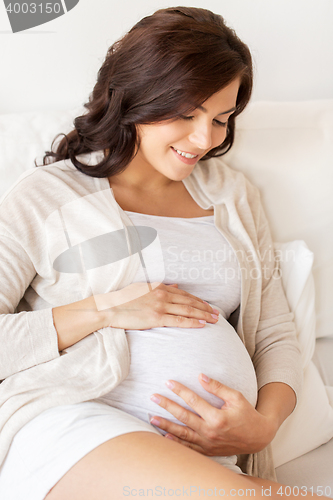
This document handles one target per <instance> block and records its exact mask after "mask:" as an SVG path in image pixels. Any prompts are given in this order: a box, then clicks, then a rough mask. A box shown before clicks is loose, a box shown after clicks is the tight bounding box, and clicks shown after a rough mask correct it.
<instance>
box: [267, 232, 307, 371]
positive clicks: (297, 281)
mask: <svg viewBox="0 0 333 500" xmlns="http://www.w3.org/2000/svg"><path fill="white" fill-rule="evenodd" d="M274 250H275V257H276V259H277V260H279V263H280V271H281V276H282V284H283V288H284V291H285V293H286V297H287V300H288V303H289V307H290V309H291V311H292V312H293V313H294V316H295V325H296V332H297V338H298V341H299V343H300V347H301V352H302V366H303V369H305V368H306V367H307V366H308V364H309V363H310V361H311V359H312V356H313V353H314V350H315V344H316V312H315V288H314V281H313V276H312V265H313V259H314V255H313V252H311V251H310V250H309V248H308V247H307V245H306V243H305V242H304V241H302V240H296V241H291V242H289V243H277V242H276V243H274Z"/></svg>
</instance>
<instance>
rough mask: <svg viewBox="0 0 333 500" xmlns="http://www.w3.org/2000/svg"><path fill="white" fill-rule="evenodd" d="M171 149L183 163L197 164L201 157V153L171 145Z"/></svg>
mask: <svg viewBox="0 0 333 500" xmlns="http://www.w3.org/2000/svg"><path fill="white" fill-rule="evenodd" d="M171 149H172V151H173V152H174V154H175V155H176V157H177V158H178V159H179V160H180V161H182V162H183V163H186V165H195V164H196V163H197V161H198V159H199V155H196V154H193V153H187V152H185V151H181V150H180V149H175V148H174V147H173V146H171Z"/></svg>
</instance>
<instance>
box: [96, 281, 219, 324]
mask: <svg viewBox="0 0 333 500" xmlns="http://www.w3.org/2000/svg"><path fill="white" fill-rule="evenodd" d="M140 288H141V289H142V290H147V283H131V284H130V285H128V286H127V287H125V288H123V289H122V290H119V291H118V292H112V293H116V294H118V298H119V297H120V295H119V294H122V297H123V298H125V297H127V298H128V299H129V300H124V301H123V302H122V303H121V304H119V302H120V301H119V300H117V302H118V304H117V305H113V306H112V307H110V308H109V309H107V310H105V311H104V313H105V326H112V327H113V328H123V329H124V330H148V329H150V328H155V327H161V326H169V327H180V328H201V327H204V326H205V323H200V321H199V320H204V321H206V322H208V323H213V324H215V323H217V321H218V318H217V319H215V318H213V317H212V314H217V315H218V311H216V310H214V309H213V308H212V307H211V306H210V305H209V304H207V303H206V302H204V301H203V300H201V299H199V298H198V297H195V296H194V295H191V294H190V293H188V292H185V290H181V289H178V285H177V284H172V285H164V284H163V283H161V284H160V285H158V286H156V287H155V288H153V289H152V290H151V291H149V292H147V293H144V294H143V295H140V296H139V297H138V296H137V295H138V292H140ZM106 295H107V294H106ZM131 296H135V297H136V298H134V299H132V300H130V298H131Z"/></svg>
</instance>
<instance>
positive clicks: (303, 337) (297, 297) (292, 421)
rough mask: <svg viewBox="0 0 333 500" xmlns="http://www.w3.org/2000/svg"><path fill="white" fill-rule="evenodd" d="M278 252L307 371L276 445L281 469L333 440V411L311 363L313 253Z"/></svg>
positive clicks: (301, 249) (300, 249)
mask: <svg viewBox="0 0 333 500" xmlns="http://www.w3.org/2000/svg"><path fill="white" fill-rule="evenodd" d="M274 248H275V255H276V257H277V258H278V260H279V261H280V270H281V276H282V283H283V287H284V290H285V292H286V296H287V300H288V303H289V306H290V309H291V311H293V313H294V315H295V325H296V332H297V338H298V340H299V343H300V348H301V353H302V364H303V370H304V371H303V375H304V383H303V391H302V393H301V395H300V397H299V400H298V404H297V407H296V409H295V410H294V411H293V413H292V414H291V415H290V416H289V417H288V418H287V419H286V420H285V421H284V422H283V424H282V425H281V427H280V428H279V430H278V432H277V434H276V436H275V438H274V440H273V441H272V451H273V458H274V465H275V467H279V466H280V465H283V464H285V463H286V462H289V461H290V460H293V459H295V458H297V457H300V456H301V455H304V454H305V453H308V452H309V451H311V450H313V449H315V448H318V446H320V445H322V444H324V443H326V442H327V441H329V440H330V439H331V438H332V437H333V408H332V406H330V401H329V398H328V393H327V391H326V388H325V386H324V383H323V381H322V379H321V377H320V375H319V372H318V370H317V368H316V367H315V365H314V363H313V362H312V361H311V358H312V356H313V353H314V348H315V307H314V302H315V293H314V283H313V277H312V273H311V269H312V263H313V253H312V252H310V250H309V249H308V248H307V246H306V244H305V243H304V241H293V242H290V243H275V244H274Z"/></svg>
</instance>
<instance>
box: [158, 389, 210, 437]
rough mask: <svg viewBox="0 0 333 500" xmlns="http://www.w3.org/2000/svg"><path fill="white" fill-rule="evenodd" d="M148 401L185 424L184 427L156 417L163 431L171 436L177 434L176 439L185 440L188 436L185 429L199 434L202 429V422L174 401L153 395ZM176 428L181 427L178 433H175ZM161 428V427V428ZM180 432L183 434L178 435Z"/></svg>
mask: <svg viewBox="0 0 333 500" xmlns="http://www.w3.org/2000/svg"><path fill="white" fill-rule="evenodd" d="M150 399H151V400H152V401H153V402H154V403H156V404H158V405H159V406H160V407H161V408H164V409H165V410H166V411H168V412H169V413H171V415H173V416H174V417H175V418H176V419H177V420H179V422H181V423H183V424H185V426H186V427H184V425H179V424H175V423H173V422H170V421H169V420H167V419H163V418H162V417H158V420H159V421H160V422H162V424H163V426H164V427H163V429H164V430H166V431H168V432H169V431H170V432H172V433H173V434H175V433H176V434H177V436H178V437H181V438H182V439H186V436H187V435H188V432H189V430H188V429H187V427H189V428H190V429H191V430H192V431H195V432H199V433H200V430H201V428H202V424H203V421H202V419H201V418H200V417H199V416H198V415H195V414H194V413H193V412H192V411H190V410H187V409H186V408H184V407H183V406H180V405H179V404H177V403H175V402H174V401H171V400H170V399H168V398H166V397H164V396H161V395H160V394H153V395H152V396H151V397H150ZM176 426H177V427H178V426H179V427H181V429H179V430H178V433H177V432H176ZM161 428H162V427H161ZM180 430H182V432H183V434H182V435H179V432H180ZM193 437H194V436H193V434H191V438H193Z"/></svg>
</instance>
